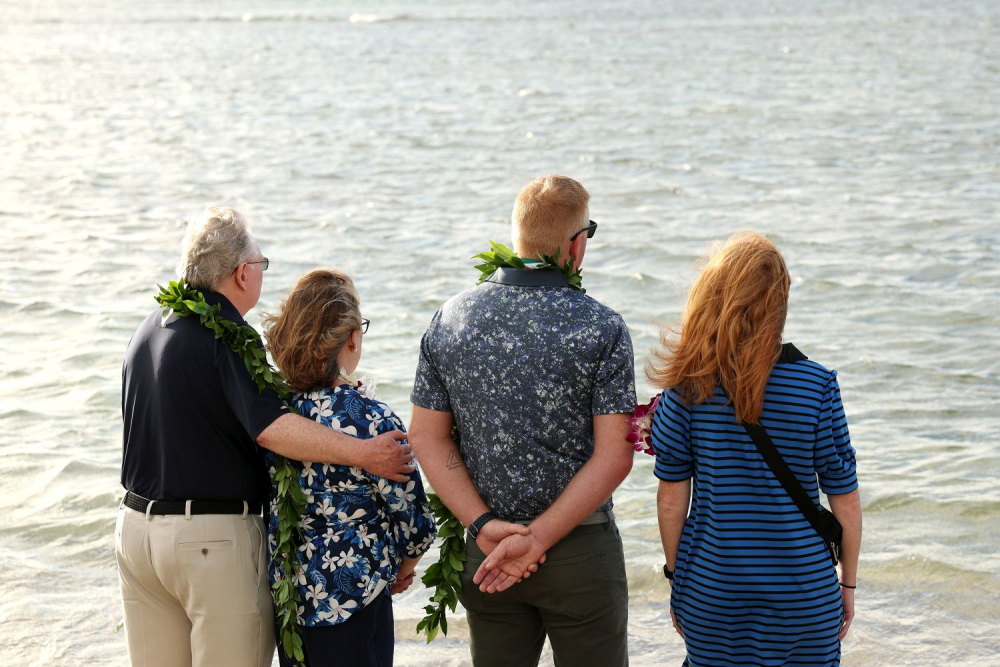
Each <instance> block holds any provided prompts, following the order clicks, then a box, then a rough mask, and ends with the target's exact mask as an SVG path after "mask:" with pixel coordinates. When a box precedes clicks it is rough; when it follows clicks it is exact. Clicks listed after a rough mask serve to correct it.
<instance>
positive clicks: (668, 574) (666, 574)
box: [663, 563, 674, 581]
mask: <svg viewBox="0 0 1000 667" xmlns="http://www.w3.org/2000/svg"><path fill="white" fill-rule="evenodd" d="M663 576H664V577H666V578H667V579H669V580H670V581H673V580H674V572H673V570H671V569H670V568H669V567H667V564H666V563H664V564H663Z"/></svg>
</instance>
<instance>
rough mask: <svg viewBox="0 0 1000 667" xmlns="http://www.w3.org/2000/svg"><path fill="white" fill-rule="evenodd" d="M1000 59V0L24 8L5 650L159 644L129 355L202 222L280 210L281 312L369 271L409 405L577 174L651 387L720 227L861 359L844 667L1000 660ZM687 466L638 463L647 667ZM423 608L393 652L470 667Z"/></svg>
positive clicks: (626, 493) (11, 276) (852, 363)
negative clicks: (542, 181) (125, 561)
mask: <svg viewBox="0 0 1000 667" xmlns="http://www.w3.org/2000/svg"><path fill="white" fill-rule="evenodd" d="M998 63H1000V8H998V6H997V5H996V4H995V3H989V2H974V1H969V0H956V1H954V2H949V3H939V2H929V1H926V0H915V1H914V2H906V3H904V2H890V1H888V0H876V1H874V2H870V3H863V4H862V3H851V2H844V1H842V0H838V1H835V2H817V1H815V0H806V1H805V2H800V3H795V4H794V6H793V5H787V6H784V5H781V6H779V5H777V4H774V5H772V4H769V3H764V2H756V1H753V2H747V3H736V2H724V1H722V0H710V1H709V2H701V3H695V2H678V3H670V4H666V3H657V2H630V3H613V2H586V1H584V2H579V1H578V2H566V1H562V0H560V1H558V2H551V3H546V4H544V5H540V6H539V5H536V4H530V5H529V4H522V3H513V2H501V3H457V2H455V3H430V4H423V3H420V4H416V3H414V4H407V5H403V4H399V5H395V6H391V5H390V6H384V5H383V6H379V7H378V9H377V10H375V9H372V8H371V7H366V6H364V5H362V4H360V3H345V2H332V3H331V2H324V3H319V2H269V3H262V2H240V3H237V2H232V1H231V0H226V1H224V2H217V3H212V4H211V5H205V4H197V3H172V4H170V5H163V4H147V3H142V4H139V3H125V2H111V1H107V2H91V3H85V4H78V3H68V2H65V1H57V2H53V3H47V4H45V5H41V4H35V3H30V4H29V3H20V2H10V1H7V0H0V83H2V84H3V85H2V86H0V91H2V92H0V102H2V104H0V128H2V132H0V228H2V231H3V237H4V240H5V242H6V247H5V255H4V256H5V259H6V262H5V266H6V270H5V271H4V272H3V274H2V277H0V337H2V346H0V349H2V350H3V356H2V359H3V362H4V363H3V364H2V367H0V419H2V423H3V428H2V429H0V433H2V435H0V453H2V456H0V488H2V491H3V493H2V496H0V623H2V626H3V628H4V632H5V641H4V642H3V645H2V647H0V662H3V663H4V664H22V665H28V664H30V665H78V664H87V665H124V664H125V662H126V660H125V648H124V642H123V639H122V637H121V636H120V635H115V634H114V632H113V629H114V626H115V624H116V623H117V621H118V619H119V618H120V611H119V607H118V600H117V595H118V592H117V590H118V589H117V579H116V575H115V569H114V557H113V539H112V532H113V525H114V517H115V508H116V498H117V497H118V496H119V494H120V493H121V489H120V487H119V486H118V482H117V478H118V467H119V465H120V446H121V445H120V441H121V414H120V403H119V401H120V366H121V360H122V356H123V353H124V349H125V346H126V344H127V342H128V339H129V337H130V335H131V333H132V331H133V330H134V328H135V327H136V326H137V325H138V323H139V322H140V321H141V319H142V318H143V317H144V315H145V314H146V313H147V312H148V311H149V310H150V308H151V306H152V305H153V302H152V293H153V291H154V289H155V288H154V286H155V284H156V283H157V282H161V283H162V282H164V281H166V280H169V279H171V277H172V276H173V275H174V274H173V267H174V266H175V265H176V261H177V249H178V245H179V241H180V237H181V234H182V231H183V220H184V219H191V218H194V217H195V216H197V215H198V213H199V211H200V210H201V208H202V207H204V206H205V205H206V204H210V203H221V204H225V205H232V206H235V207H237V208H239V209H241V210H242V211H244V212H245V213H246V214H247V215H248V216H249V218H250V219H251V221H252V222H253V224H254V227H255V231H256V234H257V236H258V238H259V239H260V241H261V244H262V246H263V249H264V252H265V254H266V255H268V256H269V257H270V258H271V260H272V267H271V269H270V270H269V271H268V273H267V276H266V278H267V279H266V282H265V285H264V294H263V297H262V300H261V304H260V305H259V306H258V308H257V310H256V313H257V314H258V315H259V313H260V312H265V311H267V310H269V309H271V308H273V307H274V306H275V305H276V303H277V301H278V300H279V299H280V298H281V296H282V294H284V293H285V292H286V291H287V290H288V288H289V287H290V285H291V284H292V282H294V280H295V279H296V278H297V277H298V276H299V275H300V274H301V273H302V272H304V271H306V270H308V269H310V268H313V267H315V266H320V265H331V264H332V265H337V266H340V267H342V268H345V269H346V270H348V271H349V272H350V273H351V274H352V275H353V276H354V277H355V280H356V282H357V283H358V285H359V288H360V290H361V292H362V298H363V301H364V310H365V314H366V315H367V316H369V317H371V318H372V320H373V323H372V329H371V332H370V333H369V334H368V336H367V342H366V345H365V358H364V360H363V362H362V365H363V367H365V368H366V369H367V370H370V371H372V372H374V373H376V374H377V375H378V376H379V378H380V383H379V387H380V389H381V391H382V393H383V396H384V397H385V398H386V399H387V400H388V401H389V402H390V404H392V405H393V406H395V407H396V408H397V409H398V410H399V411H400V412H402V413H404V414H405V415H406V416H407V417H408V416H409V404H408V400H407V397H408V394H409V386H410V383H411V382H412V377H413V370H414V368H415V365H416V357H417V345H418V341H419V336H420V334H421V333H422V332H423V329H424V327H425V326H426V324H427V322H428V321H429V319H430V317H431V314H432V313H433V312H434V310H435V309H436V308H437V306H438V305H440V303H441V302H442V301H443V300H444V299H446V298H447V297H449V296H450V295H451V294H453V293H455V292H457V291H459V290H460V289H463V288H464V287H466V286H468V285H470V284H472V283H473V281H474V280H475V278H476V272H475V271H474V270H473V269H472V262H470V261H469V260H468V258H469V257H470V256H471V255H473V254H475V253H476V252H479V251H480V250H483V249H485V246H486V240H487V239H488V238H492V239H496V240H506V239H507V235H508V231H507V223H506V221H507V219H508V216H509V211H510V206H511V204H512V202H513V198H514V196H515V195H516V193H517V191H518V189H519V188H520V187H521V186H522V185H524V184H525V183H526V182H528V181H529V180H530V179H531V178H533V177H534V176H536V175H540V174H544V173H553V172H561V173H566V174H569V175H572V176H574V177H576V178H578V179H579V180H581V181H582V182H583V183H584V184H585V185H586V186H587V188H588V189H589V190H590V192H591V194H592V196H593V199H592V206H591V217H592V218H593V219H595V220H597V221H599V222H600V224H601V228H600V230H599V233H598V235H597V236H596V237H595V238H594V240H593V241H592V242H591V243H590V245H589V247H588V255H587V260H586V263H585V266H584V268H585V271H584V276H585V284H586V286H587V288H588V291H589V293H590V294H591V295H593V296H595V297H596V298H598V299H600V300H602V301H603V302H605V303H607V304H609V305H611V306H612V307H614V308H616V309H617V310H619V311H620V312H621V313H622V314H623V315H624V317H625V319H626V321H627V322H628V324H629V327H630V329H631V331H632V336H633V340H634V343H635V347H636V350H637V353H638V357H639V358H638V359H637V369H638V370H639V371H641V364H642V360H643V358H644V357H645V355H646V353H647V351H648V350H649V349H650V348H651V347H652V345H653V344H654V342H655V340H656V331H657V328H656V324H655V322H657V321H670V320H672V319H674V318H676V317H677V316H678V314H679V311H680V308H681V306H682V302H683V297H684V292H685V289H686V286H687V285H688V283H689V280H690V278H691V277H692V276H693V275H694V272H693V270H692V268H691V267H692V262H693V260H694V259H695V258H696V257H697V256H698V255H700V254H701V253H703V252H704V250H705V249H706V247H707V244H708V242H709V241H710V240H711V239H717V238H723V237H725V236H727V235H728V234H729V233H731V232H732V231H735V230H737V229H744V228H752V229H756V230H759V231H762V232H765V233H767V234H769V235H770V236H771V238H773V239H774V240H775V241H776V242H777V243H778V244H779V246H780V247H781V248H782V250H783V251H784V253H785V255H786V258H787V261H788V263H789V266H790V269H791V271H792V273H793V276H794V283H793V290H792V303H791V312H790V316H789V321H788V328H787V332H786V333H787V336H786V337H787V339H788V340H792V341H794V342H796V343H797V344H798V346H799V347H800V348H801V349H803V351H805V352H806V353H807V354H808V355H809V356H810V357H812V358H814V359H816V360H817V361H820V362H821V363H823V364H825V365H827V366H829V367H832V368H836V369H838V371H839V372H840V380H841V384H842V388H843V393H844V400H845V404H846V407H847V410H848V416H849V419H850V424H851V431H852V435H853V439H854V442H855V445H856V447H857V449H858V453H859V467H860V478H861V483H862V497H863V501H864V506H865V543H864V551H863V554H862V563H861V573H860V587H859V590H858V598H857V600H858V601H857V610H858V618H857V621H856V623H855V625H854V628H853V630H852V632H851V636H850V638H849V640H848V641H847V642H846V643H845V647H844V664H845V665H938V664H941V663H942V662H947V663H949V664H961V665H993V664H996V662H997V660H998V656H1000V639H998V635H997V633H996V626H995V623H996V619H997V617H998V616H1000V556H998V553H1000V530H998V529H1000V489H998V485H997V478H998V474H1000V450H998V445H997V442H998V436H1000V416H998V412H1000V410H998V408H1000V401H998V392H997V389H998V377H1000V337H998V335H997V333H996V332H997V326H998V324H1000V261H998V260H1000V159H998V155H1000V93H998V92H997V91H998V90H1000V66H998ZM251 320H252V321H256V315H255V316H253V317H251ZM652 393H653V392H652V389H651V388H650V387H648V386H646V385H644V384H643V385H642V387H641V389H640V395H641V397H642V398H645V397H647V396H649V395H651V394H652ZM655 486H656V485H655V480H654V478H653V476H652V462H651V460H649V459H648V458H647V457H641V458H637V461H636V465H635V468H634V470H633V472H632V474H631V476H630V477H629V478H628V480H626V482H625V484H624V485H623V487H622V489H620V491H619V492H618V493H617V494H616V500H617V503H618V514H619V517H620V524H621V527H622V530H623V534H624V538H625V541H626V549H627V560H628V568H629V586H630V591H631V600H632V602H631V609H630V611H631V624H630V632H631V637H630V642H631V649H632V663H633V664H635V665H654V664H655V665H659V664H679V663H680V662H681V660H682V656H683V645H682V643H681V642H680V640H679V638H677V637H676V636H675V635H673V633H672V631H670V630H669V623H668V620H667V614H666V597H667V588H666V585H665V583H664V582H663V580H662V577H661V576H659V575H658V567H659V564H660V562H661V558H662V554H661V553H660V550H659V546H658V538H657V532H656V520H655V509H654V503H653V498H654V492H655ZM425 599H426V596H425V594H424V593H423V592H422V591H418V590H416V589H414V590H412V591H410V592H407V593H406V594H405V595H403V596H402V597H401V598H400V599H399V600H397V602H396V618H397V628H396V634H397V656H398V658H397V663H398V664H401V665H464V664H468V648H467V630H466V627H465V625H464V622H462V621H461V620H458V619H456V622H454V623H453V624H452V626H451V627H452V633H451V635H450V636H449V637H448V638H446V639H444V640H440V639H439V640H437V641H435V642H434V644H433V645H432V646H430V647H426V646H424V645H423V643H422V641H421V640H420V639H419V638H418V637H416V636H415V635H413V634H412V627H413V626H414V625H415V623H416V620H417V619H418V618H419V616H420V614H421V606H422V605H423V604H424V601H425ZM543 664H551V658H550V657H546V658H545V660H543Z"/></svg>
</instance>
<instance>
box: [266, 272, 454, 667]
mask: <svg viewBox="0 0 1000 667" xmlns="http://www.w3.org/2000/svg"><path fill="white" fill-rule="evenodd" d="M360 308H361V304H360V300H359V298H358V293H357V291H356V290H355V289H354V283H353V281H352V280H351V278H350V277H349V276H348V275H347V274H346V273H344V272H342V271H338V270H337V269H317V270H315V271H310V272H309V273H307V274H305V275H304V276H302V277H301V278H300V279H299V281H298V282H297V283H296V284H295V287H293V288H292V291H291V293H290V294H289V295H288V298H286V299H285V300H284V301H283V302H282V304H281V308H280V310H279V312H278V313H277V315H273V316H268V317H266V318H265V326H264V330H265V332H266V335H267V347H268V350H269V351H270V352H271V355H272V357H273V358H274V361H275V363H276V364H277V366H278V368H279V369H280V370H281V372H282V374H283V375H284V376H285V379H286V380H287V381H288V384H289V386H291V388H292V389H293V390H294V391H295V392H296V393H295V395H294V396H293V397H292V401H291V404H292V407H294V408H295V409H296V410H298V412H299V413H300V414H302V415H303V416H305V417H311V418H313V419H315V420H316V421H317V422H319V423H321V424H323V425H325V426H328V427H330V428H333V429H337V430H338V431H341V432H342V433H346V434H348V435H352V436H355V437H358V438H372V437H375V436H376V435H378V434H380V433H385V432H388V431H392V430H405V429H404V428H403V423H402V421H400V419H399V417H397V416H396V415H395V413H393V411H392V409H391V408H389V406H388V405H386V404H385V403H383V402H381V401H379V400H378V399H377V398H376V397H375V395H374V388H373V387H371V386H366V385H363V384H361V383H360V382H358V381H356V380H353V379H352V373H354V370H355V369H356V368H357V366H358V362H359V361H360V359H361V343H362V340H363V336H364V333H365V332H366V331H367V329H368V320H366V319H363V318H362V317H361V309H360ZM293 464H294V465H295V466H296V468H297V469H298V471H299V476H298V481H299V484H300V485H301V487H302V490H303V492H304V493H305V496H306V500H307V505H306V510H305V513H304V514H303V515H302V516H301V517H300V520H299V526H300V527H301V528H302V530H303V533H304V535H305V543H304V544H303V545H302V546H301V547H300V548H299V559H300V562H301V563H302V569H301V571H300V572H299V573H298V574H297V579H298V589H299V594H300V596H301V599H302V606H301V607H300V609H299V615H298V619H297V620H298V623H299V625H301V626H303V627H302V638H303V643H304V647H303V648H304V652H305V656H306V664H307V665H309V666H310V667H318V666H321V665H352V666H357V667H364V666H366V665H372V666H374V665H379V666H380V667H385V666H388V665H392V655H393V640H394V637H393V620H392V602H391V599H390V594H392V593H401V592H402V591H404V590H406V588H407V587H408V586H409V585H410V583H411V582H412V581H413V578H414V568H415V567H416V564H417V561H418V560H419V559H420V556H421V555H422V554H423V553H424V552H425V551H427V549H429V548H430V546H431V544H432V543H433V541H434V535H435V532H436V528H435V524H434V519H433V516H432V515H431V513H430V509H429V506H428V503H427V496H426V495H425V494H424V489H423V485H422V483H421V480H420V474H419V473H418V472H417V471H414V472H413V473H412V474H411V475H410V480H409V481H408V482H405V483H398V482H392V481H389V480H387V479H384V478H381V477H376V476H374V475H371V474H369V473H367V472H365V471H364V470H361V469H360V468H352V467H348V466H338V465H322V466H319V465H315V464H313V463H309V462H299V461H293ZM268 465H269V467H270V470H271V473H272V475H273V474H274V456H273V455H272V454H270V453H269V454H268ZM274 499H275V489H274V487H273V485H272V489H271V518H270V522H269V525H268V533H269V535H270V540H269V544H270V548H271V551H272V552H273V549H274V545H275V536H276V535H277V533H278V531H279V529H280V526H279V522H278V516H277V513H276V509H275V505H274ZM271 562H272V565H271V582H272V584H273V583H274V581H275V580H276V579H277V578H278V577H279V576H280V574H279V572H278V569H277V567H276V566H275V564H274V560H273V553H272V561H271ZM278 652H279V659H280V661H281V664H282V665H283V666H286V665H290V664H291V662H290V661H289V659H288V657H287V656H286V655H285V654H284V652H283V650H282V647H281V644H280V642H279V645H278Z"/></svg>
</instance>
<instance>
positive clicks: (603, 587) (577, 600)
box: [536, 551, 611, 619]
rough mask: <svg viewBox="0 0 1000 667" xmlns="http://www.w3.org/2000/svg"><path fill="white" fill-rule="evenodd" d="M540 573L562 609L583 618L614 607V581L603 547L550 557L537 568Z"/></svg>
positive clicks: (570, 614)
mask: <svg viewBox="0 0 1000 667" xmlns="http://www.w3.org/2000/svg"><path fill="white" fill-rule="evenodd" d="M538 574H540V575H542V576H543V577H544V578H545V582H546V584H548V587H549V591H550V593H551V594H552V598H553V600H554V601H555V603H556V609H557V611H559V613H562V614H565V615H567V616H569V617H571V618H576V619H584V618H588V617H590V616H593V615H594V614H595V613H597V612H599V611H601V610H604V609H610V607H611V582H610V577H609V576H608V561H607V556H606V555H605V553H604V552H603V551H597V552H594V553H589V554H584V555H582V556H574V557H573V558H567V559H565V560H559V561H548V562H546V563H545V564H544V565H542V566H541V567H540V568H538ZM536 576H538V575H536Z"/></svg>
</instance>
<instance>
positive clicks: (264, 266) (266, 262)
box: [247, 257, 271, 271]
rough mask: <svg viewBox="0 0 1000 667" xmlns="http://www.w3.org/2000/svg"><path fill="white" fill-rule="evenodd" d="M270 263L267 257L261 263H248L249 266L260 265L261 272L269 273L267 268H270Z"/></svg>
mask: <svg viewBox="0 0 1000 667" xmlns="http://www.w3.org/2000/svg"><path fill="white" fill-rule="evenodd" d="M270 263H271V260H269V259H268V258H267V257H265V258H264V259H262V260H260V261H259V262H247V264H260V270H261V271H267V267H268V265H269V264H270Z"/></svg>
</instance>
